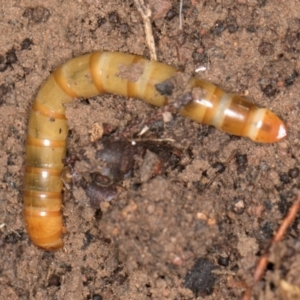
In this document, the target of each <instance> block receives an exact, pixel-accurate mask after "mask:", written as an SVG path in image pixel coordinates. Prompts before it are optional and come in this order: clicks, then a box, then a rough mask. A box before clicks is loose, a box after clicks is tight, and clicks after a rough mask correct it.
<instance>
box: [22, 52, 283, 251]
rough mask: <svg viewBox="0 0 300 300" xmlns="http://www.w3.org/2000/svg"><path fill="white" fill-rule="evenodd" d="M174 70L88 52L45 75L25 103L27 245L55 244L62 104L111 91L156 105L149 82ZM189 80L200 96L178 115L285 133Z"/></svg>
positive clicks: (265, 117) (244, 131)
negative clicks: (29, 106)
mask: <svg viewBox="0 0 300 300" xmlns="http://www.w3.org/2000/svg"><path fill="white" fill-rule="evenodd" d="M176 72H177V70H176V69H175V68H173V67H171V66H167V65H165V64H162V63H159V62H152V61H149V60H147V59H145V58H143V57H141V56H137V55H130V54H124V53H112V52H95V53H91V54H87V55H83V56H80V57H76V58H74V59H71V60H69V61H68V62H66V63H65V64H64V65H62V66H61V67H59V68H58V69H56V70H55V71H54V72H53V74H52V75H50V77H49V78H48V80H47V81H46V82H45V84H44V85H43V86H42V87H41V89H40V90H39V92H38V94H37V96H36V100H35V101H34V103H33V106H32V109H31V112H30V119H29V125H28V136H27V142H26V169H25V180H24V216H25V222H26V227H27V231H28V233H29V236H30V238H31V240H32V241H33V243H34V244H35V245H37V246H39V247H41V248H43V249H45V250H49V251H50V250H57V249H59V248H61V247H63V241H62V239H61V235H62V233H63V231H64V229H63V220H62V213H61V205H62V204H61V201H62V195H61V191H62V180H61V177H60V176H61V172H62V169H63V163H62V160H63V158H64V157H65V154H66V137H67V134H68V124H67V119H66V116H65V104H66V103H69V102H70V101H71V100H72V99H73V98H76V97H86V98H88V97H92V96H95V95H98V94H100V93H112V94H118V95H123V96H127V97H136V98H140V99H142V100H144V101H146V102H148V103H150V104H153V105H156V106H162V105H165V104H166V103H167V98H166V97H165V96H163V95H161V94H160V93H159V92H158V91H157V90H156V87H155V86H156V85H157V84H160V83H162V82H164V81H165V80H167V79H169V78H171V77H172V76H173V75H174V74H175V73H176ZM190 85H191V89H192V88H200V89H201V91H202V93H200V95H201V96H199V99H194V101H193V102H191V103H189V104H188V105H186V106H185V107H184V108H183V109H182V111H181V114H182V115H184V116H186V117H188V118H190V119H192V120H195V121H196V122H199V123H204V124H208V125H213V126H215V127H216V128H218V129H221V130H224V131H226V132H228V133H232V134H235V135H240V136H247V137H249V138H251V139H252V140H254V141H258V142H266V143H268V142H269V143H270V142H277V141H279V140H281V139H282V138H284V137H285V135H286V129H285V126H284V124H283V122H282V121H281V120H280V119H279V118H278V117H277V116H276V115H274V114H273V113H272V112H270V111H269V110H267V109H260V108H257V107H256V106H255V105H253V104H252V103H250V102H248V101H246V100H245V99H243V98H242V97H240V96H237V95H232V94H228V93H225V92H224V91H223V90H221V89H220V88H218V87H217V86H215V85H213V84H212V83H209V82H207V81H205V80H200V79H196V78H192V79H191V81H190Z"/></svg>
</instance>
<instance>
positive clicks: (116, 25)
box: [0, 0, 300, 300]
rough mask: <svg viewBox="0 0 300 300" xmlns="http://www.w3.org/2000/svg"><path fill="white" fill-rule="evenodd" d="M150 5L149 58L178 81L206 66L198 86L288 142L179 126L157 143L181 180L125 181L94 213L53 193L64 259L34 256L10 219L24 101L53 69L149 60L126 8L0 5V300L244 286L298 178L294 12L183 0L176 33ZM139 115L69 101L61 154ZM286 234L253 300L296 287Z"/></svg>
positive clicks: (132, 11)
mask: <svg viewBox="0 0 300 300" xmlns="http://www.w3.org/2000/svg"><path fill="white" fill-rule="evenodd" d="M157 2H159V3H162V4H161V7H162V8H160V7H158V4H157V7H156V8H155V14H156V18H155V20H154V21H153V30H154V37H155V41H156V47H157V54H158V59H159V60H160V61H162V62H165V63H168V64H171V65H174V66H178V67H180V68H183V69H185V70H187V71H191V70H195V69H196V68H198V67H200V66H205V67H206V71H204V72H200V73H199V74H198V75H199V76H201V77H203V78H206V79H208V80H210V81H212V82H214V83H217V84H218V85H220V86H221V87H222V88H224V89H225V90H227V91H231V92H236V93H239V94H244V95H245V96H246V97H247V98H249V99H252V100H253V101H255V103H257V104H258V105H260V106H265V107H269V108H270V109H272V110H273V111H274V112H276V113H277V114H278V115H280V116H281V117H282V118H283V119H284V120H285V122H286V124H287V127H288V137H287V139H286V140H284V141H283V142H280V143H277V144H272V145H262V144H255V143H253V142H251V141H250V140H248V139H246V138H236V137H233V136H229V135H228V134H226V133H223V132H219V131H217V130H215V129H213V128H208V127H207V126H202V125H199V124H196V123H193V122H191V121H189V120H187V119H184V118H182V117H179V116H178V117H177V118H175V119H174V120H173V121H172V122H170V123H169V124H168V125H167V127H166V130H165V132H164V133H163V135H164V137H170V138H174V139H175V140H176V141H177V143H176V146H177V147H178V148H179V149H181V150H182V151H183V157H182V158H181V161H180V168H177V169H176V170H173V171H172V172H169V173H168V176H159V177H156V178H154V179H152V180H150V181H148V182H146V183H143V184H141V185H140V186H136V185H135V184H134V181H132V180H130V179H127V180H125V182H124V183H123V189H122V191H121V192H120V196H119V199H118V200H117V201H113V202H111V203H109V204H108V203H104V204H102V205H101V210H100V209H99V210H95V209H93V208H91V207H90V205H89V203H88V201H87V200H86V199H85V196H84V195H83V196H82V195H78V194H76V193H74V195H73V196H72V195H70V194H69V193H67V194H65V201H64V208H63V214H64V221H65V225H66V228H67V230H68V234H67V235H66V236H65V237H64V241H65V244H66V250H65V251H58V252H56V253H46V252H43V251H41V250H39V249H37V248H36V247H35V246H34V245H32V243H31V242H30V241H29V239H28V236H27V234H26V230H25V227H24V220H23V216H22V178H23V172H24V170H23V166H24V158H25V156H24V149H25V146H24V145H25V139H26V127H27V121H28V112H29V108H30V105H31V103H32V101H33V99H34V95H35V94H36V92H37V90H38V89H39V87H40V86H41V84H42V83H43V82H44V81H45V80H46V78H47V77H48V76H49V73H50V72H51V71H52V70H54V69H55V68H56V67H57V66H59V65H61V64H62V63H63V62H65V61H67V60H68V59H70V58H72V57H74V56H77V55H80V54H84V53H88V52H91V51H94V50H107V51H122V52H128V53H134V54H140V55H145V56H147V55H148V49H147V46H146V44H145V36H144V31H143V26H142V21H141V17H140V15H139V13H138V12H137V10H136V8H135V6H134V4H133V1H131V0H126V1H122V0H110V1H102V0H98V1H91V0H82V1H59V0H49V1H45V2H44V1H37V0H31V1H29V0H21V1H4V0H1V2H0V3H1V8H0V13H1V21H0V22H1V26H0V45H1V48H0V49H1V50H0V116H1V117H0V120H1V127H0V132H1V134H0V138H1V144H2V145H3V146H2V147H1V149H0V180H1V189H0V223H1V224H0V225H1V226H0V228H1V239H0V245H1V258H0V290H1V298H2V299H139V300H141V299H174V300H175V299H196V296H195V294H194V293H193V292H192V290H194V291H197V290H198V292H199V297H198V299H203V298H204V297H205V299H218V300H219V299H239V298H240V296H241V295H242V293H243V289H242V288H240V285H239V283H240V282H241V281H246V282H248V283H251V280H252V274H253V268H254V266H255V262H256V261H257V259H258V257H259V255H260V254H261V252H262V251H263V249H264V248H265V247H266V244H267V242H268V241H269V240H270V238H271V237H272V234H273V232H274V231H275V230H276V229H277V227H278V225H279V224H280V221H281V220H282V218H283V217H284V215H285V213H286V212H287V209H288V207H289V205H290V204H291V202H292V201H293V199H294V193H295V190H296V188H297V187H299V176H298V177H296V178H292V177H291V176H289V175H288V173H290V174H291V173H292V172H293V171H291V170H294V171H295V169H294V168H299V158H300V150H299V148H298V147H299V144H300V142H299V138H300V131H299V128H298V124H299V121H298V120H299V108H300V102H299V98H298V97H299V96H298V95H299V90H300V78H299V77H298V76H297V74H299V73H300V70H299V69H300V60H299V53H300V21H299V16H300V6H299V4H298V2H297V1H294V0H287V1H280V0H274V1H271V0H238V1H232V0H224V1H218V0H216V1H215V0H212V1H203V0H194V1H189V0H185V1H183V4H184V6H183V30H182V31H180V30H179V15H178V11H179V1H175V0H173V1H157ZM163 2H165V3H163ZM151 3H152V7H153V5H154V6H155V1H151ZM170 4H171V9H170V10H169V6H170ZM166 7H167V9H166ZM164 10H165V11H164ZM152 110H153V108H152V107H150V106H148V105H147V104H145V103H142V102H141V101H139V100H134V99H129V100H128V99H124V98H122V97H116V96H111V95H107V96H104V97H96V99H94V100H93V101H92V99H90V100H89V101H88V102H85V103H81V102H80V101H76V102H74V104H72V105H70V107H69V108H68V117H69V118H70V124H71V127H72V134H71V135H70V139H69V144H70V148H75V149H79V148H80V147H81V145H83V144H84V143H85V142H86V141H87V139H88V138H87V137H88V136H89V131H90V130H91V127H92V126H93V124H94V123H95V122H100V123H101V122H103V120H109V121H110V123H112V124H113V125H116V126H123V127H124V126H125V125H126V124H127V123H128V122H129V121H130V120H131V119H132V118H135V117H136V116H138V115H146V114H147V113H149V112H150V111H152ZM234 152H237V153H238V154H240V155H246V156H247V160H248V163H247V164H244V163H243V161H244V158H245V157H241V156H239V157H238V159H237V160H236V159H235V158H233V159H231V160H230V161H229V162H228V163H227V164H226V168H225V171H224V172H223V173H220V174H219V176H217V177H216V178H214V176H215V174H216V170H218V169H219V167H220V163H223V164H224V163H226V161H227V160H228V158H230V157H231V155H232V153H234ZM216 163H219V164H216ZM221 169H222V168H221ZM291 175H292V174H291ZM210 180H212V184H211V185H210V186H209V187H208V188H206V189H204V190H203V186H204V184H205V183H207V182H209V181H210ZM74 198H75V199H74ZM299 229H300V228H299V219H297V220H296V222H295V224H294V225H293V227H292V228H291V229H290V230H289V232H288V233H287V235H286V237H285V239H284V240H283V241H282V242H281V243H280V244H279V245H278V246H277V247H275V248H274V249H272V251H271V256H270V260H271V262H270V264H269V265H268V270H267V273H266V276H265V277H264V280H262V281H261V282H260V283H259V284H257V285H256V286H255V288H254V291H253V299H288V298H287V297H285V298H283V296H281V291H280V284H279V282H280V280H282V279H284V280H286V281H287V282H289V283H290V284H292V285H298V286H299V284H300V282H299V276H298V274H299V267H300V260H298V257H299V255H300V244H299V242H298V240H299ZM197 261H198V264H197V265H196V267H197V266H198V269H200V271H198V272H199V275H198V276H197V275H196V276H194V277H196V279H197V278H198V281H199V280H200V279H201V280H202V279H203V280H202V281H201V280H200V281H201V282H200V285H198V286H195V284H196V283H195V281H193V279H192V277H191V276H190V277H188V278H187V279H186V284H185V286H187V287H189V288H185V287H184V282H185V278H186V276H187V274H191V273H190V272H189V271H191V272H192V274H194V273H193V272H194V271H193V270H194V269H193V266H194V265H195V263H196V262H197ZM199 266H200V267H199ZM212 269H214V271H215V274H214V275H212V273H211V270H212ZM201 272H202V273H201ZM197 274H198V273H197ZM101 297H102V298H101ZM281 297H282V298H281Z"/></svg>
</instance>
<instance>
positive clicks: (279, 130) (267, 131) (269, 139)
mask: <svg viewBox="0 0 300 300" xmlns="http://www.w3.org/2000/svg"><path fill="white" fill-rule="evenodd" d="M286 135H287V129H286V126H285V124H284V123H283V121H282V120H281V119H279V117H278V116H276V115H275V114H273V113H272V112H271V111H269V110H267V109H266V110H265V114H264V118H263V121H262V122H261V124H259V129H258V132H257V136H256V138H255V141H256V142H260V143H276V142H279V141H281V140H282V139H284V138H285V137H286Z"/></svg>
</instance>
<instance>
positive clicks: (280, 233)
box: [243, 194, 300, 300]
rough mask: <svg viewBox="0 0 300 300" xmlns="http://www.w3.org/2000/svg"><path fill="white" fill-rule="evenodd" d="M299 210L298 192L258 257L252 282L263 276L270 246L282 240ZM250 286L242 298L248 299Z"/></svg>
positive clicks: (299, 197)
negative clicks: (262, 252)
mask: <svg viewBox="0 0 300 300" xmlns="http://www.w3.org/2000/svg"><path fill="white" fill-rule="evenodd" d="M299 210H300V194H299V195H298V197H297V199H296V201H295V202H294V203H293V205H292V206H291V207H290V209H289V211H288V213H287V215H286V217H285V218H284V219H283V221H282V223H281V225H280V226H279V228H278V230H277V232H276V233H275V235H274V236H273V238H272V240H271V241H270V243H269V245H268V246H267V248H266V249H265V252H264V254H263V255H262V256H261V257H260V259H259V261H258V263H257V265H256V268H255V271H254V275H253V279H254V284H255V283H257V282H258V281H259V280H260V279H261V278H262V276H263V274H264V272H265V270H266V267H267V264H268V260H269V254H270V249H271V247H273V246H274V245H276V244H277V243H278V242H279V241H281V240H282V238H283V237H284V235H285V234H286V232H287V230H288V228H289V227H290V226H291V225H292V224H293V222H294V221H295V219H296V217H297V214H298V212H299ZM252 288H253V287H247V289H246V291H245V294H244V296H243V300H250V298H251V290H252Z"/></svg>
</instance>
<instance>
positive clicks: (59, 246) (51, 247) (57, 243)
mask: <svg viewBox="0 0 300 300" xmlns="http://www.w3.org/2000/svg"><path fill="white" fill-rule="evenodd" d="M37 246H38V247H39V248H41V249H43V250H45V251H49V252H53V251H57V250H60V249H62V248H63V246H64V242H63V241H62V239H59V240H57V241H55V242H54V243H51V244H50V243H49V244H45V245H37Z"/></svg>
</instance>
